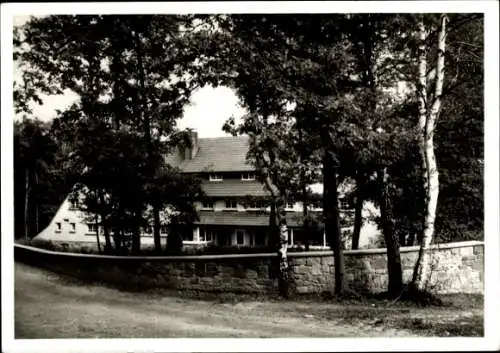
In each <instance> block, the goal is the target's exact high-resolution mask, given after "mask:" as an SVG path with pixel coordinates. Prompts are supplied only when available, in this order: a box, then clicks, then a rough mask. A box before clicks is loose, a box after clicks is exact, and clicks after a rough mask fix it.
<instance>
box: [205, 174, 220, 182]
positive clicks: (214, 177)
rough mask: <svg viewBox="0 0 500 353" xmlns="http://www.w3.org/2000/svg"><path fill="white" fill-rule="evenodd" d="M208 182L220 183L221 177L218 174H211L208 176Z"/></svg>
mask: <svg viewBox="0 0 500 353" xmlns="http://www.w3.org/2000/svg"><path fill="white" fill-rule="evenodd" d="M208 180H210V181H222V175H221V174H218V173H212V174H210V175H209V177H208Z"/></svg>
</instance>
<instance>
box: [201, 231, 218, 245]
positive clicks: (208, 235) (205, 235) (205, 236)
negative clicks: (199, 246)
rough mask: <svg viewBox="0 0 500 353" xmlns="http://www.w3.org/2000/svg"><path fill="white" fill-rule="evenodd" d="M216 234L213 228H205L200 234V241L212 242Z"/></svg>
mask: <svg viewBox="0 0 500 353" xmlns="http://www.w3.org/2000/svg"><path fill="white" fill-rule="evenodd" d="M215 237H216V234H215V232H214V231H213V230H205V231H204V232H202V233H201V234H200V241H206V242H213V241H214V240H215Z"/></svg>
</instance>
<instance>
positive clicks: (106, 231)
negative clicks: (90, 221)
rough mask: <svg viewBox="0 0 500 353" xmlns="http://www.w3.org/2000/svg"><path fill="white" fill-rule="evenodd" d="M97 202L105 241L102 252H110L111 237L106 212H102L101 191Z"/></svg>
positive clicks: (117, 245) (102, 200) (116, 245)
mask: <svg viewBox="0 0 500 353" xmlns="http://www.w3.org/2000/svg"><path fill="white" fill-rule="evenodd" d="M99 203H100V208H101V223H102V230H103V233H104V241H105V245H104V252H105V253H106V254H109V253H111V251H112V248H113V247H112V246H111V237H110V235H109V227H108V221H107V218H106V212H104V206H105V200H104V195H103V194H102V192H100V193H99ZM116 239H117V237H116V232H115V247H116V251H119V249H118V248H119V244H118V243H117V242H116Z"/></svg>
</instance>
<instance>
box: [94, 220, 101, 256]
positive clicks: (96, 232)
mask: <svg viewBox="0 0 500 353" xmlns="http://www.w3.org/2000/svg"><path fill="white" fill-rule="evenodd" d="M95 238H96V241H97V250H98V251H99V254H100V253H101V240H100V239H99V216H98V215H97V214H96V215H95Z"/></svg>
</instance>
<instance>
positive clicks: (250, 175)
mask: <svg viewBox="0 0 500 353" xmlns="http://www.w3.org/2000/svg"><path fill="white" fill-rule="evenodd" d="M241 180H255V174H254V173H241Z"/></svg>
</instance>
